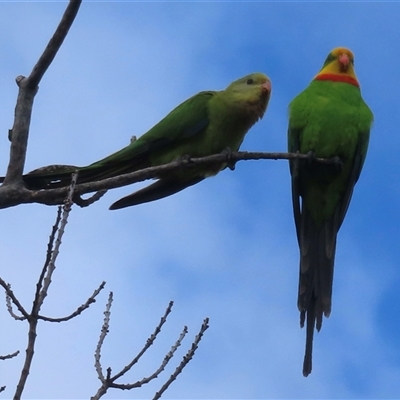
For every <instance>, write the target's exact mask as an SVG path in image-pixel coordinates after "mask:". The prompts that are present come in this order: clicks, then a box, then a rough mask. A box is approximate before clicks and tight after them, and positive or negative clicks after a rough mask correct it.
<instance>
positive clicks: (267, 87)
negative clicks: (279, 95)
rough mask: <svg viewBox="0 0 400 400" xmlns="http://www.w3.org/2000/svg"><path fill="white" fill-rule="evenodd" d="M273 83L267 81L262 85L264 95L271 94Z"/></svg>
mask: <svg viewBox="0 0 400 400" xmlns="http://www.w3.org/2000/svg"><path fill="white" fill-rule="evenodd" d="M271 88H272V87H271V82H270V81H265V82H264V83H263V84H262V85H261V90H262V91H263V93H271Z"/></svg>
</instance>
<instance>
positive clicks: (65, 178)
mask: <svg viewBox="0 0 400 400" xmlns="http://www.w3.org/2000/svg"><path fill="white" fill-rule="evenodd" d="M214 93H215V92H212V91H205V92H200V93H198V94H197V95H195V96H193V97H191V98H190V99H188V100H186V101H185V102H183V103H182V104H180V105H179V106H178V107H176V108H175V109H174V110H172V111H171V112H170V113H169V114H168V115H167V116H166V117H165V118H164V119H162V120H161V121H160V122H159V123H158V124H156V125H155V126H154V127H153V128H151V129H150V130H149V131H148V132H146V133H145V134H144V135H142V136H141V137H140V138H139V139H137V140H135V141H133V142H132V143H131V144H130V145H128V146H126V147H124V148H123V149H121V150H119V151H117V152H116V153H113V154H111V155H110V156H108V157H106V158H103V159H101V160H99V161H97V162H95V163H93V164H90V165H88V166H87V167H70V168H71V169H70V170H67V171H63V172H62V173H59V172H58V171H57V172H55V173H54V172H50V173H43V172H42V171H41V170H35V171H33V172H32V173H29V174H27V175H24V180H25V182H26V183H27V185H28V187H30V188H36V189H43V188H51V187H60V186H65V185H68V182H69V181H70V180H71V173H72V172H74V171H76V170H78V171H79V177H78V183H85V182H92V181H98V180H101V179H105V178H110V177H113V176H117V175H121V174H125V173H129V172H133V171H137V170H139V169H142V168H146V167H149V166H152V165H154V164H155V163H154V157H156V156H157V154H158V153H160V154H163V156H164V157H168V155H169V156H170V158H171V159H170V160H169V161H172V159H173V158H174V154H173V151H174V148H176V147H177V146H178V145H179V143H182V142H185V141H186V140H189V139H190V138H193V137H195V136H196V135H201V134H202V133H203V132H204V131H205V129H206V128H207V126H208V124H209V118H208V112H207V104H208V102H209V100H210V99H211V98H212V96H213V95H214ZM177 156H178V155H177ZM169 161H166V162H169Z"/></svg>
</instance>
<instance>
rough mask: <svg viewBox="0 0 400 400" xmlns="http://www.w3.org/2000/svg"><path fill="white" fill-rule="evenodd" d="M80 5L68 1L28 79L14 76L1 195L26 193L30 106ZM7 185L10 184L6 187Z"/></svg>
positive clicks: (78, 2) (15, 195) (8, 195)
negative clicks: (15, 87)
mask: <svg viewBox="0 0 400 400" xmlns="http://www.w3.org/2000/svg"><path fill="white" fill-rule="evenodd" d="M80 4H81V0H70V2H69V4H68V6H67V9H66V11H65V13H64V16H63V18H62V20H61V22H60V24H59V26H58V28H57V30H56V32H55V34H54V36H53V37H52V38H51V39H50V42H49V44H48V45H47V47H46V49H45V50H44V52H43V54H42V56H41V57H40V58H39V61H38V62H37V64H36V65H35V66H34V68H33V70H32V72H31V74H30V75H29V76H28V77H27V78H25V77H23V76H18V77H17V78H16V82H17V85H18V87H19V92H18V97H17V104H16V106H15V115H14V124H13V127H12V129H11V131H10V132H9V138H10V140H11V148H10V161H9V164H8V168H7V174H6V178H5V181H4V183H5V185H3V186H4V187H3V188H2V192H3V193H2V197H3V198H11V199H12V198H15V197H16V198H18V197H24V196H26V195H27V193H26V192H27V190H26V189H25V188H24V187H23V183H22V172H23V169H24V165H25V158H26V150H27V143H28V136H29V126H30V121H31V115H32V106H33V101H34V98H35V95H36V93H37V90H38V86H37V85H38V84H39V82H40V80H41V78H42V77H43V75H44V73H45V72H46V70H47V68H48V67H49V65H50V63H51V62H52V61H53V59H54V57H55V55H56V54H57V51H58V50H59V48H60V46H61V44H62V42H63V41H64V39H65V37H66V35H67V33H68V30H69V28H70V26H71V25H72V23H73V21H74V19H75V16H76V14H77V12H78V10H79V6H80ZM7 185H9V186H10V187H8V188H7Z"/></svg>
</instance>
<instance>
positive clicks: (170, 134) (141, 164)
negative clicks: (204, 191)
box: [0, 73, 271, 210]
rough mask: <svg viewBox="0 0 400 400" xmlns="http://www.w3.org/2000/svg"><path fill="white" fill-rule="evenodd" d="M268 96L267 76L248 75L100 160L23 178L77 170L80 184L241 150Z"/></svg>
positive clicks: (192, 173) (30, 183) (31, 183)
mask: <svg viewBox="0 0 400 400" xmlns="http://www.w3.org/2000/svg"><path fill="white" fill-rule="evenodd" d="M270 95H271V82H270V80H269V78H268V77H267V76H266V75H264V74H262V73H253V74H250V75H247V76H245V77H243V78H240V79H238V80H236V81H234V82H232V83H231V84H230V85H229V86H228V87H227V88H226V89H225V90H222V91H204V92H200V93H198V94H196V95H194V96H193V97H191V98H189V99H188V100H186V101H184V102H183V103H182V104H180V105H179V106H178V107H176V108H175V109H174V110H172V111H171V112H170V113H169V114H168V115H167V116H166V117H165V118H164V119H162V120H161V121H160V122H159V123H158V124H156V125H155V126H154V127H153V128H151V129H150V130H149V131H148V132H146V133H145V134H143V135H142V136H141V137H139V138H138V139H137V140H134V141H132V142H131V143H130V144H129V145H128V146H127V147H125V148H123V149H121V150H120V151H117V152H116V153H113V154H111V155H110V156H108V157H106V158H103V159H102V160H99V161H96V162H94V163H93V164H90V165H88V166H86V167H74V166H70V167H67V168H64V170H63V169H61V171H60V169H57V168H55V172H53V171H51V169H50V172H43V169H38V170H35V171H32V172H31V173H28V174H26V175H24V176H23V179H24V182H25V184H26V185H27V187H28V188H30V189H50V188H56V187H63V186H68V185H69V184H70V182H71V174H72V172H75V171H79V175H78V181H77V183H78V184H79V183H85V182H93V181H99V180H102V179H105V178H110V177H114V176H118V175H122V174H126V173H129V172H134V171H137V170H140V169H143V168H147V167H152V166H158V165H162V164H166V163H169V162H171V161H174V160H177V159H180V158H183V157H185V156H189V157H192V158H194V157H203V156H208V155H212V154H216V153H221V152H222V151H224V150H228V151H237V150H238V149H239V146H240V145H241V143H242V141H243V139H244V136H245V135H246V133H247V132H248V130H249V129H250V128H251V127H252V126H253V125H254V124H255V123H256V122H257V121H258V120H259V119H260V118H262V117H263V115H264V113H265V110H266V108H267V105H268V101H269V98H270ZM226 166H227V165H226V163H224V164H219V165H215V164H214V165H208V166H198V167H194V168H191V169H182V170H179V171H175V172H171V173H170V174H168V175H163V176H160V177H159V179H158V180H157V181H156V182H155V183H153V184H151V185H149V186H147V187H145V188H144V189H141V190H139V191H137V192H135V193H133V194H131V195H129V196H126V197H124V198H122V199H120V200H118V201H117V202H115V203H114V204H112V205H111V207H110V209H113V210H114V209H119V208H123V207H128V206H133V205H137V204H141V203H145V202H149V201H153V200H158V199H161V198H163V197H166V196H169V195H171V194H174V193H177V192H179V191H181V190H183V189H185V188H187V187H188V186H191V185H194V184H196V183H198V182H200V181H202V180H203V179H204V178H206V177H208V176H212V175H215V174H217V173H218V172H219V171H221V170H222V169H224V168H226ZM46 168H47V167H46ZM0 181H1V180H0Z"/></svg>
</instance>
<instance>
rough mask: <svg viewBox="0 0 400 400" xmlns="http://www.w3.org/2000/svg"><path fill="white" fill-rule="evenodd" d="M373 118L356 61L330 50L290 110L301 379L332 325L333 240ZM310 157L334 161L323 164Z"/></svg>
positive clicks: (358, 170) (343, 51) (342, 51)
mask: <svg viewBox="0 0 400 400" xmlns="http://www.w3.org/2000/svg"><path fill="white" fill-rule="evenodd" d="M372 122H373V114H372V112H371V110H370V109H369V107H368V106H367V105H366V103H365V102H364V100H363V99H362V97H361V92H360V86H359V83H358V81H357V78H356V76H355V72H354V56H353V53H352V52H351V51H350V50H348V49H346V48H342V47H340V48H335V49H334V50H332V52H331V53H330V54H329V55H328V57H327V58H326V60H325V63H324V65H323V66H322V69H321V70H320V72H319V73H318V74H317V75H316V76H315V78H314V79H313V80H312V82H311V83H310V85H309V86H308V87H307V88H306V89H305V90H304V91H303V92H301V93H300V94H299V95H298V96H297V97H295V98H294V99H293V100H292V102H291V103H290V105H289V128H288V148H289V152H292V153H296V152H299V153H304V154H309V155H310V157H309V159H307V160H291V161H290V173H291V177H292V202H293V211H294V220H295V225H296V233H297V240H298V243H299V248H300V279H299V292H298V302H297V305H298V308H299V311H300V326H301V327H303V326H304V323H305V320H306V319H307V327H306V348H305V356H304V363H303V375H304V376H308V375H309V374H310V373H311V369H312V342H313V336H314V327H315V326H316V328H317V330H318V331H319V330H320V329H321V325H322V317H323V315H325V317H329V314H330V312H331V297H332V283H333V266H334V259H335V249H336V236H337V233H338V231H339V229H340V226H341V225H342V222H343V219H344V217H345V215H346V212H347V208H348V206H349V203H350V199H351V196H352V193H353V188H354V185H355V184H356V182H357V180H358V178H359V176H360V173H361V169H362V167H363V164H364V160H365V156H366V153H367V148H368V141H369V133H370V129H371V126H372ZM314 157H321V158H327V159H332V161H333V162H332V164H321V163H317V162H316V161H315V160H314Z"/></svg>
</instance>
